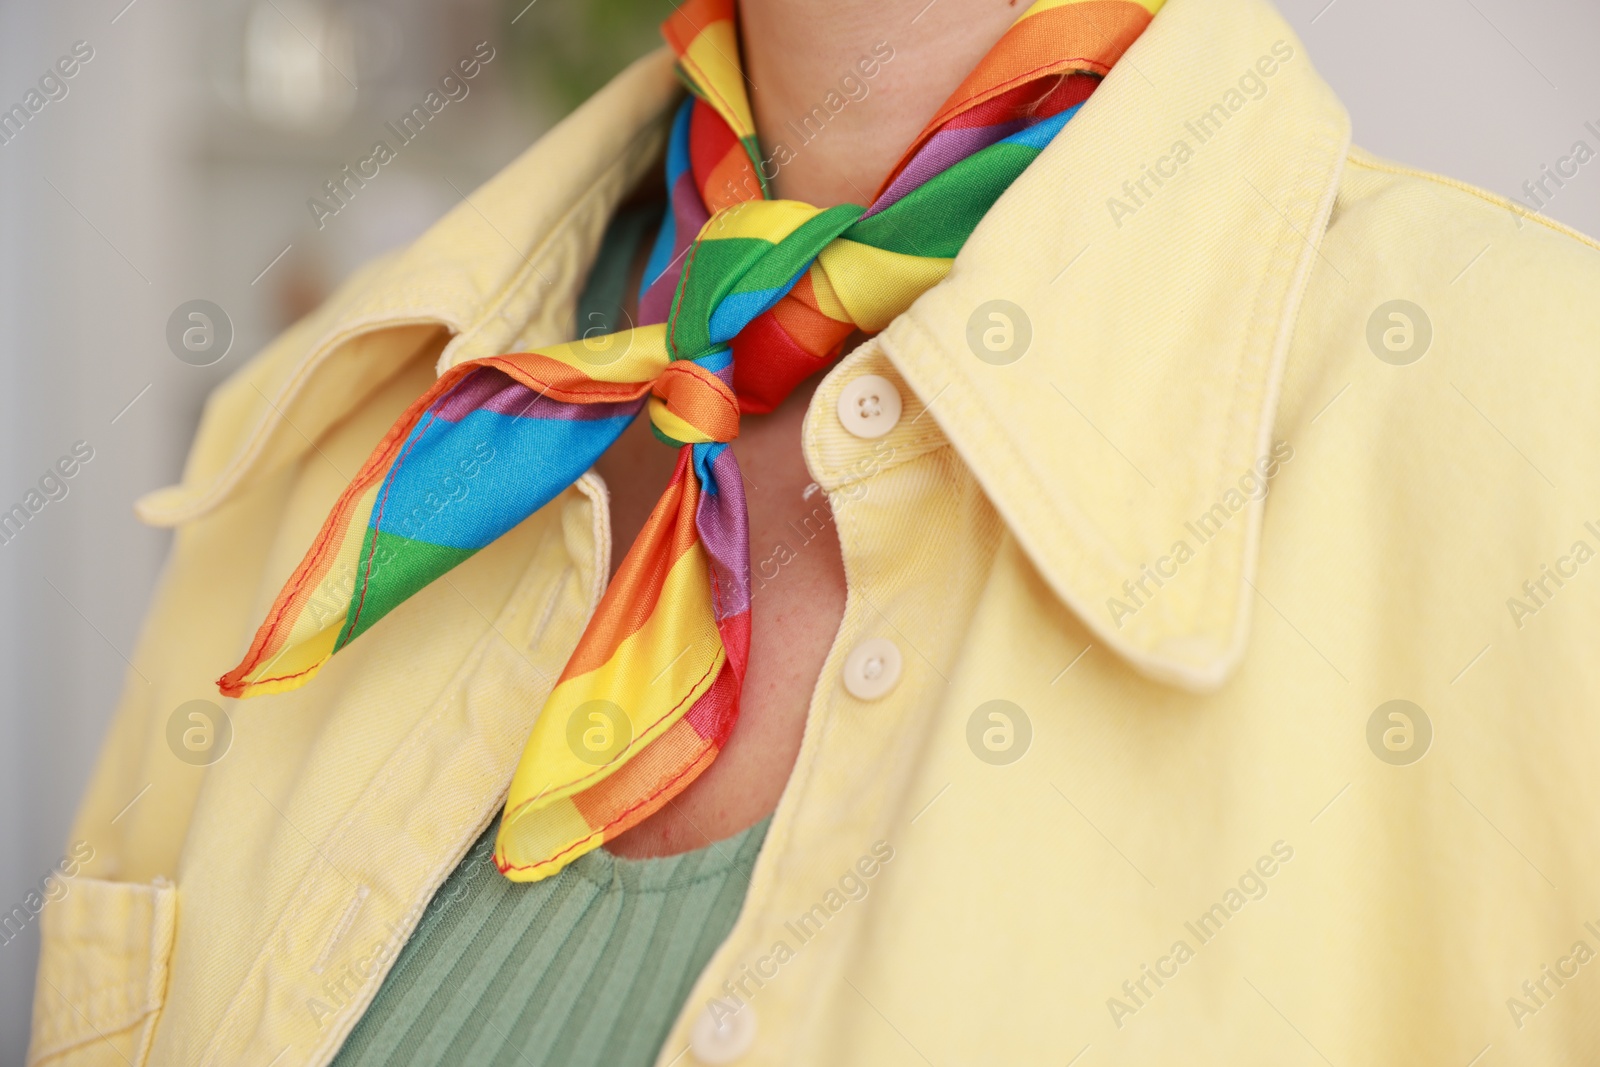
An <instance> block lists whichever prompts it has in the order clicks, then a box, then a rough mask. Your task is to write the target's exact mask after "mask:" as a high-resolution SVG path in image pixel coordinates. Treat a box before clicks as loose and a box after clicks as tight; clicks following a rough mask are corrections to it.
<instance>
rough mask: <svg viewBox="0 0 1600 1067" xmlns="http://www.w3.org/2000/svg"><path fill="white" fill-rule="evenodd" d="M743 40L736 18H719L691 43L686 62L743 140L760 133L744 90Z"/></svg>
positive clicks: (719, 110)
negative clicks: (740, 39) (737, 33)
mask: <svg viewBox="0 0 1600 1067" xmlns="http://www.w3.org/2000/svg"><path fill="white" fill-rule="evenodd" d="M738 56H739V39H738V36H737V35H736V34H735V33H734V27H733V22H732V20H719V21H717V22H713V23H710V24H709V25H707V26H706V27H705V28H704V29H702V30H701V31H700V32H699V33H698V34H697V35H696V36H695V39H694V40H693V41H691V42H689V49H688V51H687V52H685V53H684V54H683V57H682V62H683V63H684V64H685V65H687V66H688V67H690V68H691V69H692V70H693V71H694V74H695V79H694V80H695V83H696V84H697V85H699V86H700V87H701V88H702V89H703V90H704V91H705V94H706V95H705V99H706V102H707V103H709V104H710V105H711V106H712V107H714V108H716V110H717V114H719V115H721V116H722V118H723V120H724V121H725V122H727V124H728V126H729V127H730V128H731V129H732V130H733V133H734V136H735V137H738V138H739V139H741V140H743V139H744V138H746V137H750V136H753V135H754V134H755V132H756V123H755V119H754V118H752V117H751V114H750V99H749V97H747V96H746V95H745V92H744V72H743V71H742V70H741V69H740V68H739V60H738Z"/></svg>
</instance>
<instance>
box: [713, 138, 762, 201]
mask: <svg viewBox="0 0 1600 1067" xmlns="http://www.w3.org/2000/svg"><path fill="white" fill-rule="evenodd" d="M702 191H703V193H704V195H705V204H706V207H707V209H709V210H710V212H711V214H713V215H715V214H716V213H717V212H719V211H721V210H722V209H723V208H725V207H732V206H733V205H735V204H742V203H744V202H745V201H747V200H760V199H761V180H760V179H759V178H757V177H756V168H755V164H753V163H751V162H750V153H749V152H747V151H745V147H744V145H743V144H741V143H740V142H738V141H734V142H733V144H732V145H731V146H730V147H729V148H728V151H727V154H726V155H724V156H723V157H722V159H721V160H719V161H718V162H717V165H716V166H715V167H713V168H711V173H710V174H708V175H706V183H705V186H704V188H703V190H702Z"/></svg>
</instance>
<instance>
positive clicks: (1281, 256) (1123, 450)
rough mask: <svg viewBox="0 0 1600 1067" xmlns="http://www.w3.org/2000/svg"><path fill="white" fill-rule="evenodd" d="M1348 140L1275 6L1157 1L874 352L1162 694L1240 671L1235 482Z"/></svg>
mask: <svg viewBox="0 0 1600 1067" xmlns="http://www.w3.org/2000/svg"><path fill="white" fill-rule="evenodd" d="M1267 71H1271V73H1270V75H1269V74H1267V73H1266V72H1267ZM1348 146H1349V121H1348V118H1347V117H1346V115H1345V112H1344V109H1343V107H1342V106H1341V105H1340V104H1339V102H1338V100H1337V99H1336V98H1335V97H1334V96H1333V94H1332V92H1331V90H1329V88H1328V87H1327V86H1326V85H1325V84H1324V83H1323V82H1322V81H1321V79H1320V78H1319V77H1318V76H1317V75H1316V73H1315V72H1314V71H1313V70H1312V69H1311V64H1310V61H1309V59H1308V58H1307V57H1306V55H1305V52H1304V49H1303V48H1302V46H1301V44H1300V42H1299V41H1298V40H1297V39H1296V38H1295V36H1294V34H1293V33H1292V32H1291V31H1290V29H1289V27H1288V26H1287V25H1286V24H1285V23H1284V22H1283V20H1282V19H1281V18H1280V17H1279V16H1278V14H1277V13H1276V12H1275V11H1274V10H1273V9H1272V8H1271V7H1269V6H1268V5H1267V4H1266V3H1265V2H1264V0H1171V2H1169V3H1168V4H1167V5H1166V6H1165V7H1164V8H1163V9H1162V11H1161V12H1160V14H1158V15H1157V16H1156V18H1155V19H1154V21H1153V22H1152V23H1151V25H1150V27H1149V28H1148V29H1147V30H1146V31H1145V33H1144V34H1143V35H1142V36H1141V37H1140V38H1139V40H1138V41H1137V42H1135V43H1134V45H1133V46H1132V47H1131V48H1130V49H1129V51H1128V52H1127V54H1126V55H1125V56H1124V58H1123V59H1122V60H1121V62H1119V63H1118V64H1117V66H1116V67H1115V69H1113V71H1112V72H1111V74H1110V75H1109V76H1108V77H1107V78H1106V80H1105V82H1104V84H1103V85H1102V86H1101V87H1100V88H1099V89H1097V90H1096V91H1095V93H1094V95H1093V96H1092V97H1090V99H1089V100H1088V102H1087V103H1086V104H1085V105H1084V107H1083V110H1082V111H1081V112H1079V114H1078V115H1077V116H1075V117H1074V118H1073V120H1072V121H1071V122H1069V123H1068V124H1067V125H1066V127H1065V128H1064V129H1063V131H1062V132H1061V134H1059V135H1058V136H1057V137H1056V139H1055V141H1054V143H1052V144H1051V146H1050V147H1049V148H1048V149H1047V150H1046V151H1045V152H1044V153H1043V154H1042V155H1041V156H1040V157H1039V158H1038V159H1037V160H1036V161H1035V162H1034V163H1033V165H1032V166H1031V167H1029V168H1028V170H1027V171H1026V172H1024V174H1023V175H1022V177H1021V178H1020V179H1019V180H1018V181H1017V182H1016V183H1015V184H1014V185H1013V186H1012V187H1011V188H1010V189H1009V190H1008V191H1007V192H1006V194H1005V196H1004V197H1003V198H1002V199H1001V200H1000V201H999V203H997V204H996V205H995V207H994V208H993V209H992V210H991V211H990V213H989V214H988V215H987V216H986V217H985V218H984V220H983V222H982V223H981V224H980V225H979V227H978V229H977V230H976V231H975V232H974V233H973V235H972V236H971V238H969V239H968V241H967V244H966V245H965V247H964V248H963V249H962V251H961V253H960V255H958V256H957V258H956V261H955V264H954V267H953V268H952V270H951V272H950V275H949V277H948V278H947V279H946V280H945V281H944V282H943V283H941V284H940V285H937V286H935V287H934V288H932V289H930V290H929V291H928V292H927V293H925V294H923V296H922V297H921V298H920V299H919V300H918V301H917V302H916V304H914V305H913V306H912V308H911V309H910V311H908V312H907V313H906V314H905V315H903V316H901V317H900V318H899V319H898V320H896V321H895V322H894V323H893V324H891V325H890V326H889V328H888V329H887V330H885V331H884V333H883V334H882V335H881V336H880V342H881V344H882V348H883V350H884V352H885V353H886V354H887V355H888V357H889V359H890V360H891V362H892V363H893V364H894V365H895V367H896V369H897V370H898V371H899V372H900V373H901V375H902V376H903V377H904V378H905V379H906V382H907V383H908V384H909V385H910V386H911V388H912V390H913V391H914V392H915V393H916V394H917V395H918V397H919V398H921V399H922V401H923V402H925V403H927V404H928V405H929V411H930V412H931V414H932V415H933V417H934V419H935V420H936V421H937V422H938V424H939V426H940V428H941V429H942V430H943V431H944V433H945V435H946V436H947V437H948V438H949V440H950V442H951V443H952V444H953V446H954V447H955V449H956V450H957V452H958V453H959V454H960V455H961V457H962V459H963V460H964V461H965V462H966V463H967V465H968V466H969V467H970V468H971V469H972V471H973V472H974V473H975V474H976V476H977V478H978V480H979V481H980V483H981V484H982V485H983V487H984V490H985V492H986V493H987V495H988V496H989V499H990V500H991V501H992V502H993V504H994V506H995V507H996V508H997V509H998V510H999V512H1000V514H1001V516H1002V517H1003V518H1004V519H1005V521H1006V522H1007V524H1008V526H1009V528H1010V530H1011V532H1012V534H1013V536H1015V538H1016V539H1017V541H1018V542H1019V544H1020V545H1021V546H1022V548H1023V549H1024V551H1026V552H1027V554H1028V556H1029V557H1030V558H1031V560H1032V561H1033V563H1034V565H1035V566H1036V567H1037V568H1038V570H1039V573H1040V575H1041V576H1042V577H1043V579H1044V580H1045V581H1046V582H1047V583H1048V584H1049V586H1050V587H1051V589H1053V590H1054V591H1055V593H1056V594H1057V595H1058V596H1059V597H1060V598H1061V599H1062V600H1063V601H1064V602H1065V603H1066V604H1067V605H1068V606H1070V607H1071V608H1072V609H1073V610H1074V611H1075V612H1076V613H1077V614H1078V615H1079V616H1080V617H1081V618H1082V620H1083V622H1084V623H1085V624H1086V625H1087V626H1088V627H1089V628H1090V629H1091V630H1092V631H1093V632H1094V634H1096V635H1097V636H1098V638H1099V640H1100V641H1102V642H1104V644H1105V645H1106V646H1108V647H1110V648H1111V649H1113V650H1114V651H1116V652H1118V653H1119V654H1120V655H1122V656H1123V657H1125V658H1126V659H1127V660H1129V661H1130V662H1131V663H1132V664H1133V665H1135V666H1136V667H1137V668H1139V669H1140V670H1141V671H1143V672H1144V673H1146V674H1148V675H1150V676H1152V677H1154V678H1157V679H1159V680H1162V681H1166V682H1170V683H1173V684H1177V685H1181V686H1184V687H1185V688H1190V689H1196V690H1205V689H1211V688H1215V687H1217V686H1219V685H1221V684H1222V683H1223V682H1224V681H1225V680H1226V678H1227V677H1228V676H1229V675H1230V674H1231V673H1232V671H1233V669H1234V668H1235V667H1236V666H1237V665H1238V663H1239V662H1240V660H1241V658H1242V656H1243V650H1244V646H1245V641H1246V636H1247V630H1248V623H1249V618H1250V608H1251V603H1252V600H1251V596H1252V595H1253V594H1252V592H1251V580H1252V578H1253V576H1254V572H1255V558H1256V548H1257V541H1258V538H1259V536H1260V530H1261V524H1262V516H1263V510H1264V508H1263V503H1264V502H1263V500H1262V499H1260V498H1259V493H1257V498H1256V499H1251V495H1250V491H1251V490H1253V489H1254V487H1255V485H1256V481H1255V480H1254V479H1256V478H1259V477H1260V475H1259V473H1255V472H1256V471H1257V469H1258V468H1257V465H1258V464H1261V469H1265V466H1266V462H1264V461H1270V457H1269V453H1270V451H1271V449H1272V446H1273V441H1272V430H1273V422H1274V415H1275V409H1276V405H1277V396H1278V387H1279V382H1280V379H1281V377H1282V372H1283V367H1284V362H1285V356H1286V353H1287V350H1288V345H1289V340H1290V336H1291V332H1292V330H1293V327H1294V321H1295V314H1296V311H1297V310H1298V307H1299V303H1300V299H1301V296H1302V294H1303V293H1304V291H1305V288H1306V285H1307V282H1308V279H1309V277H1310V275H1311V272H1312V270H1313V269H1314V268H1315V267H1316V266H1317V265H1318V262H1319V260H1318V253H1317V243H1318V242H1319V241H1320V240H1321V237H1322V234H1323V231H1324V229H1325V228H1326V226H1327V223H1328V218H1329V214H1330V212H1331V210H1332V206H1333V200H1334V195H1335V192H1336V191H1337V188H1338V184H1339V177H1340V173H1341V170H1342V167H1343V163H1344V159H1345V155H1346V152H1347V150H1348ZM997 300H1000V301H1007V302H1009V303H1010V304H1012V305H1015V307H1016V308H1017V309H1020V315H1016V313H1015V312H1011V311H1009V310H1008V309H1006V308H1004V307H1001V308H999V309H998V310H999V311H1000V313H1001V314H1003V315H1007V316H1008V317H1009V316H1015V317H1017V318H1018V322H1016V323H1014V324H1013V327H1014V329H1017V330H1020V329H1021V328H1022V324H1021V319H1022V318H1023V317H1025V318H1026V320H1027V322H1028V323H1029V324H1030V325H1031V332H1032V339H1031V343H1030V344H1029V346H1028V348H1027V349H1026V352H1025V354H1023V355H1022V357H1021V358H1020V359H1017V360H1016V361H1015V362H1013V363H1009V364H1006V365H995V364H994V363H992V362H986V361H985V360H984V359H981V358H978V356H977V354H976V353H977V352H978V351H980V350H981V349H982V331H983V330H984V329H985V328H988V327H990V326H1001V327H1002V328H1003V325H1004V323H1003V322H1001V321H999V320H993V319H989V318H987V315H988V314H989V312H990V311H992V310H995V309H996V306H995V305H992V304H991V303H990V302H991V301H997ZM969 337H970V338H974V340H972V341H969ZM996 340H1003V337H1002V336H1001V335H996ZM974 345H976V346H977V347H974ZM1252 475H1254V477H1252ZM1241 485H1243V489H1241ZM1217 505H1220V506H1221V510H1217V509H1216V506H1217ZM1180 545H1187V551H1184V550H1183V549H1180V547H1179V546H1180Z"/></svg>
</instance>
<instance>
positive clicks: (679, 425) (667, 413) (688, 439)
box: [650, 396, 716, 445]
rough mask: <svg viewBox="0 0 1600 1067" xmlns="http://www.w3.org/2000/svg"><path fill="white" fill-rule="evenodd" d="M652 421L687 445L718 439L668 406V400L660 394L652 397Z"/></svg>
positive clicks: (665, 432) (671, 436)
mask: <svg viewBox="0 0 1600 1067" xmlns="http://www.w3.org/2000/svg"><path fill="white" fill-rule="evenodd" d="M650 421H651V422H652V423H654V424H655V427H656V429H658V430H660V431H661V432H662V433H664V434H666V435H667V436H668V437H670V438H672V439H673V440H674V441H681V442H683V443H684V444H686V445H698V444H706V443H708V442H710V441H714V440H716V438H714V437H711V436H710V435H709V434H707V433H706V432H705V431H704V430H702V429H700V427H698V426H696V425H695V424H694V423H692V422H690V421H688V420H687V419H684V418H682V417H680V416H679V415H678V414H677V413H676V412H674V411H673V410H672V409H671V408H669V407H667V402H666V401H665V400H662V399H661V398H660V397H659V396H653V397H651V398H650Z"/></svg>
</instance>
